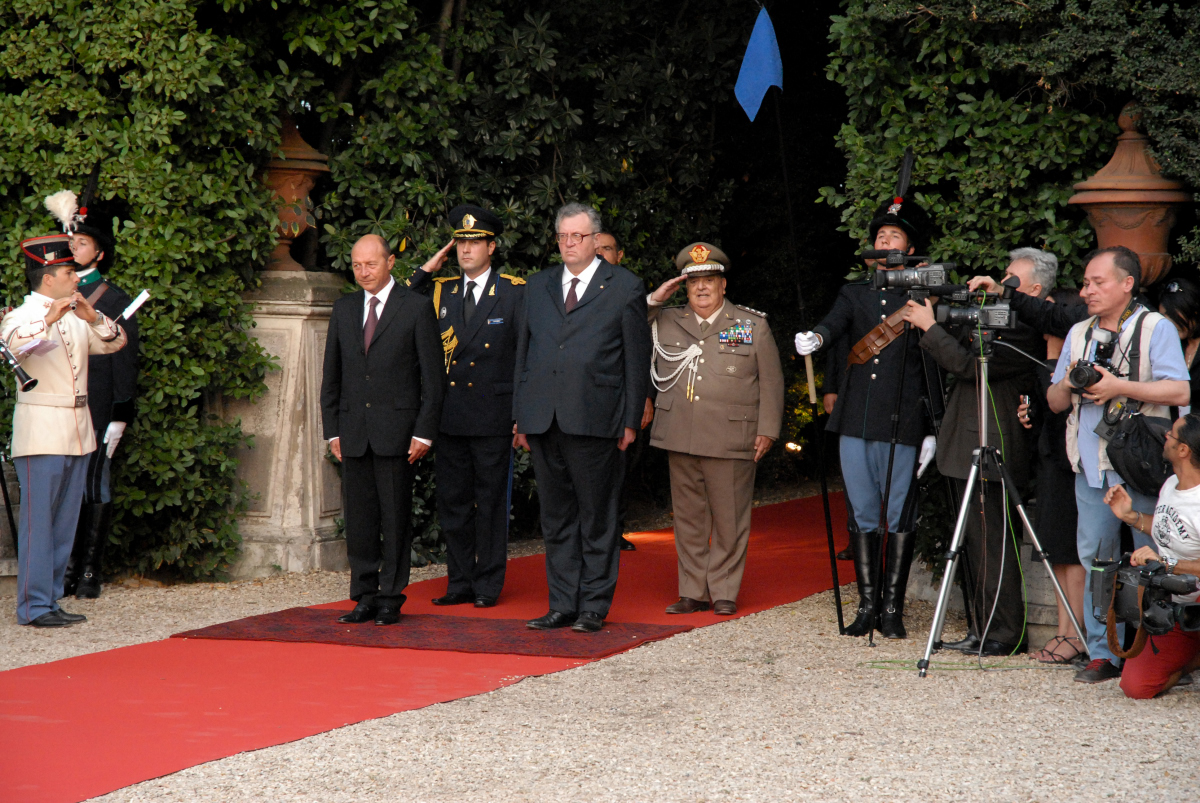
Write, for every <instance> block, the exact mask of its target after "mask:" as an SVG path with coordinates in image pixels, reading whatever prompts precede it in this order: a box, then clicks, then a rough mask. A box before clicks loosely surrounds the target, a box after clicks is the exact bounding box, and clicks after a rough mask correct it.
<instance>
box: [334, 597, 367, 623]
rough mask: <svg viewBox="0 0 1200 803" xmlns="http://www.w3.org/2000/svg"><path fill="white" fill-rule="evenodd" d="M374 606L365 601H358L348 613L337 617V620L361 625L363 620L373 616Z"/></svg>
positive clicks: (365, 620)
mask: <svg viewBox="0 0 1200 803" xmlns="http://www.w3.org/2000/svg"><path fill="white" fill-rule="evenodd" d="M375 610H376V608H375V606H374V605H368V604H367V603H365V602H360V603H358V604H357V605H355V606H354V610H352V611H350V613H344V614H342V615H341V616H339V617H338V621H339V622H341V623H342V624H346V625H361V624H362V623H363V622H369V621H371V620H372V619H374V618H375Z"/></svg>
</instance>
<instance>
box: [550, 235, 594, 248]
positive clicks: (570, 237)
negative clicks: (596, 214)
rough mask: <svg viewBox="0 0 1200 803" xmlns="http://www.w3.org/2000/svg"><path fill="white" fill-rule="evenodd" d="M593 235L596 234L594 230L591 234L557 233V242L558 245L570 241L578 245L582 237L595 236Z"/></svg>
mask: <svg viewBox="0 0 1200 803" xmlns="http://www.w3.org/2000/svg"><path fill="white" fill-rule="evenodd" d="M595 236H596V233H595V232H592V233H591V234H559V235H558V243H559V245H562V244H563V243H570V244H571V245H579V244H580V243H581V242H583V238H584V237H595Z"/></svg>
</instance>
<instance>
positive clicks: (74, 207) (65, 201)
mask: <svg viewBox="0 0 1200 803" xmlns="http://www.w3.org/2000/svg"><path fill="white" fill-rule="evenodd" d="M46 208H47V209H49V210H50V214H52V215H54V216H55V217H56V218H58V220H59V222H60V223H62V227H63V231H65V232H70V231H71V230H72V229H73V228H74V224H75V213H76V212H78V211H79V202H78V199H77V198H76V197H75V193H73V192H71V191H70V190H59V191H58V192H56V193H54V194H53V195H48V196H46Z"/></svg>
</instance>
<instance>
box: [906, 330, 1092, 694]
mask: <svg viewBox="0 0 1200 803" xmlns="http://www.w3.org/2000/svg"><path fill="white" fill-rule="evenodd" d="M994 340H995V333H994V332H993V331H990V330H986V329H980V330H975V331H973V332H972V333H971V345H972V347H973V348H974V347H975V346H976V345H977V346H978V349H979V351H978V353H977V354H976V355H975V365H976V371H975V379H976V386H975V387H976V394H977V396H978V400H979V409H978V414H979V448H978V449H976V450H975V451H974V452H973V453H972V454H973V457H972V460H971V470H970V472H969V473H968V475H967V480H966V483H967V484H966V487H965V488H964V489H963V496H962V502H961V503H960V505H959V509H958V521H957V522H956V523H955V525H954V536H953V538H951V540H950V547H949V548H948V549H947V550H946V567H945V571H944V573H943V575H942V587H941V590H940V591H939V592H938V601H937V607H936V608H935V609H934V611H933V624H932V625H931V626H930V628H929V641H928V643H927V644H926V645H925V654H924V656H923V657H922V658H921V659H920V660H919V661H917V669H918V675H919V676H920V677H925V676H926V675H927V674H928V671H929V657H930V656H931V655H932V654H933V651H934V650H935V649H937V648H938V647H940V646H941V639H942V626H943V625H944V624H945V622H946V609H947V607H948V606H949V604H950V590H951V588H952V587H953V585H954V576H955V573H956V572H957V571H958V559H959V557H960V556H961V554H962V551H963V537H964V535H965V534H966V529H967V516H968V515H969V514H970V513H971V502H972V499H971V497H972V494H973V493H974V492H975V484H976V482H981V481H982V480H981V478H980V474H981V472H982V471H983V470H984V468H985V467H986V466H987V465H988V464H991V466H993V467H994V468H995V469H996V470H997V472H998V473H999V474H1000V483H1001V489H1002V491H1004V492H1005V493H1007V495H1008V498H1009V499H1012V500H1015V507H1016V509H1017V514H1018V515H1019V516H1020V518H1021V523H1022V524H1023V525H1025V531H1026V532H1028V533H1029V540H1030V541H1032V542H1033V548H1034V552H1035V554H1036V555H1037V556H1038V559H1039V560H1041V562H1042V565H1043V566H1045V567H1046V573H1047V574H1048V575H1050V582H1051V583H1052V584H1053V585H1054V593H1055V594H1056V595H1057V596H1058V600H1059V602H1061V603H1062V606H1063V609H1064V610H1066V612H1067V616H1069V617H1070V619H1071V626H1072V627H1074V629H1075V634H1076V635H1077V636H1078V637H1079V641H1080V643H1081V644H1087V636H1086V635H1085V634H1084V632H1083V628H1082V627H1081V626H1080V624H1079V620H1077V619H1076V618H1075V612H1074V611H1073V610H1071V605H1070V604H1069V603H1068V602H1067V596H1066V594H1065V593H1063V590H1062V586H1061V585H1059V582H1058V578H1057V577H1055V575H1054V568H1053V567H1052V566H1051V565H1050V556H1049V555H1047V554H1046V551H1045V550H1044V549H1042V543H1041V541H1039V540H1038V537H1037V533H1036V532H1035V531H1034V529H1033V525H1032V524H1031V523H1030V522H1029V516H1028V515H1026V513H1025V505H1024V503H1023V502H1022V501H1021V495H1020V493H1019V492H1018V491H1017V484H1016V483H1015V482H1014V481H1013V478H1012V474H1011V473H1010V472H1009V470H1008V466H1006V465H1005V464H1004V460H1003V459H1002V457H1001V455H1000V450H999V449H997V448H996V447H994V446H989V445H988V442H987V430H988V427H987V425H988V420H989V413H990V408H989V404H988V400H989V399H990V398H991V396H990V392H989V387H988V362H989V361H990V359H991V356H992V352H993V345H992V344H993V341H994ZM1001 537H1002V538H1007V537H1008V534H1007V533H1002V534H1001ZM1015 557H1016V559H1017V560H1020V555H1019V554H1018V555H1016V556H1015ZM979 580H980V582H985V578H983V577H980V578H979ZM982 639H983V633H982V632H981V633H980V640H981V641H982Z"/></svg>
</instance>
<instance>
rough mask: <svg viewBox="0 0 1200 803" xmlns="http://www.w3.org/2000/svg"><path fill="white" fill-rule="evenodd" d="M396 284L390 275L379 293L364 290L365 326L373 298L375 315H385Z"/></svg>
mask: <svg viewBox="0 0 1200 803" xmlns="http://www.w3.org/2000/svg"><path fill="white" fill-rule="evenodd" d="M395 284H396V280H395V279H393V278H392V277H390V276H389V277H388V283H387V284H386V285H385V286H384V288H383V289H382V290H380V291H379V292H378V293H375V294H374V295H372V294H371V293H368V292H365V291H364V292H363V326H366V325H367V315H369V314H370V312H371V299H372V298H378V299H379V305H378V306H377V307H375V317H376V318H382V317H383V308H384V307H386V306H387V300H388V296H389V295H391V294H392V287H394V286H395ZM336 440H337V438H330V439H329V442H330V443H333V442H334V441H336ZM413 440H414V441H418V442H420V443H423V444H425V445H426V446H433V441H431V440H427V439H426V438H416V437H414V438H413Z"/></svg>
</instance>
